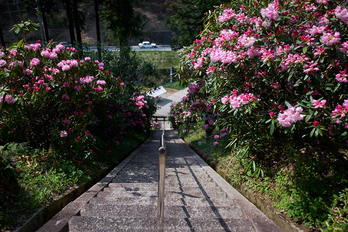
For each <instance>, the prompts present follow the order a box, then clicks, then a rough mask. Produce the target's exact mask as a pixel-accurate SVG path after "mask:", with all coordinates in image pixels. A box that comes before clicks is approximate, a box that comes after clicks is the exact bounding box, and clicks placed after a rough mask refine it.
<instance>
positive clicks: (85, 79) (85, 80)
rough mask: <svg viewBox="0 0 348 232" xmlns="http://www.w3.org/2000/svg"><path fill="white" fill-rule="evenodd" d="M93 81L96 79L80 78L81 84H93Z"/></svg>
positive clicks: (90, 77)
mask: <svg viewBox="0 0 348 232" xmlns="http://www.w3.org/2000/svg"><path fill="white" fill-rule="evenodd" d="M93 79H94V77H93V76H86V77H81V78H80V83H81V84H85V83H91V82H92V80H93Z"/></svg>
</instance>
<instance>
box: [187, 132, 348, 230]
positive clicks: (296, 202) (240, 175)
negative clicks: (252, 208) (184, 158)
mask: <svg viewBox="0 0 348 232" xmlns="http://www.w3.org/2000/svg"><path fill="white" fill-rule="evenodd" d="M204 134H205V131H204V130H203V129H202V128H198V127H197V126H196V127H192V128H191V130H190V131H186V132H184V133H181V136H182V137H183V138H184V139H186V140H187V141H189V142H190V143H191V144H193V145H194V147H195V149H198V150H200V151H202V152H203V153H204V154H206V155H207V156H205V158H207V157H208V159H210V160H213V161H214V163H215V164H217V167H218V169H219V170H224V172H225V173H226V174H228V176H229V178H228V181H229V182H230V183H231V184H232V185H234V186H244V188H245V189H250V190H252V191H255V192H257V193H258V194H261V197H262V198H263V199H265V200H267V201H268V202H269V201H271V202H272V205H273V207H275V208H276V209H277V210H278V212H279V213H281V214H286V215H288V216H290V217H292V218H293V220H294V221H296V222H297V223H300V224H304V225H306V226H307V227H308V228H310V229H313V230H315V229H317V230H318V229H321V230H322V231H345V230H346V228H347V223H348V219H347V215H348V214H347V206H348V195H347V188H344V187H343V186H347V184H346V183H347V180H348V177H347V172H346V171H345V167H346V165H347V161H342V160H336V159H332V160H325V159H327V158H325V157H326V156H327V154H325V153H319V152H315V150H318V149H317V148H316V149H313V148H307V149H296V148H294V147H293V144H292V143H291V141H286V140H282V141H281V144H282V146H283V149H284V151H285V152H286V153H287V156H288V157H289V158H288V159H287V160H278V161H274V160H273V161H272V162H273V163H272V164H271V163H266V162H264V161H263V162H262V160H258V159H256V158H255V159H252V157H251V158H248V155H247V151H248V146H240V145H238V143H237V142H236V141H237V139H238V138H237V137H235V138H234V139H233V140H232V141H234V143H233V142H232V143H231V142H229V140H228V139H227V138H226V137H228V136H226V137H223V138H222V139H221V138H219V145H217V146H214V145H213V142H214V141H216V139H213V138H210V139H208V140H205V138H204ZM214 134H218V133H217V131H215V132H214ZM226 146H227V147H229V148H228V149H227V148H226ZM313 153H314V154H316V155H315V158H311V157H310V154H313ZM268 154H269V155H271V156H272V155H273V154H274V155H275V156H279V154H281V153H279V151H277V150H276V151H270V150H268ZM295 158H296V160H293V159H295ZM324 160H325V161H324ZM252 161H258V162H257V163H256V164H257V165H256V167H255V169H254V168H253V164H252ZM260 162H261V164H260ZM254 170H255V171H254ZM261 170H262V171H264V175H261V174H259V173H260V172H261Z"/></svg>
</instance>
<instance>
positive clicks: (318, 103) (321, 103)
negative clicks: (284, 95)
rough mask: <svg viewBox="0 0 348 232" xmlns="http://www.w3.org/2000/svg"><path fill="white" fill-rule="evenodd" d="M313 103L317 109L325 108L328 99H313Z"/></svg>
mask: <svg viewBox="0 0 348 232" xmlns="http://www.w3.org/2000/svg"><path fill="white" fill-rule="evenodd" d="M312 103H313V105H314V108H315V109H318V108H324V106H325V104H326V100H321V101H319V100H315V99H313V101H312Z"/></svg>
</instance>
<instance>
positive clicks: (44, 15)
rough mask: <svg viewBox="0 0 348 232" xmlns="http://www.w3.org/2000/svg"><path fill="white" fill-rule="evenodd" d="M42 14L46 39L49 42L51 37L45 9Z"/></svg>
mask: <svg viewBox="0 0 348 232" xmlns="http://www.w3.org/2000/svg"><path fill="white" fill-rule="evenodd" d="M41 15H42V22H43V27H44V31H45V41H46V42H47V41H48V40H49V39H50V37H49V36H48V27H47V20H46V13H45V11H44V10H43V11H41Z"/></svg>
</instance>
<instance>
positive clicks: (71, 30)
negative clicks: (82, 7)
mask: <svg viewBox="0 0 348 232" xmlns="http://www.w3.org/2000/svg"><path fill="white" fill-rule="evenodd" d="M64 1H65V7H66V14H67V16H68V23H69V33H70V40H71V41H70V42H71V44H73V45H74V44H75V33H74V21H73V18H72V14H71V1H70V0H64Z"/></svg>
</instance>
